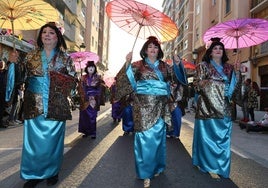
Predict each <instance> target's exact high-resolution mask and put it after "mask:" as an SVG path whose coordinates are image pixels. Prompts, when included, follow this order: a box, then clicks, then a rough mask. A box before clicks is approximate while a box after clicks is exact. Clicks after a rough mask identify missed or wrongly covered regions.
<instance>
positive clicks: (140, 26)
mask: <svg viewBox="0 0 268 188" xmlns="http://www.w3.org/2000/svg"><path fill="white" fill-rule="evenodd" d="M141 28H142V25H141V24H140V25H139V29H138V32H137V34H136V38H135V41H134V44H133V47H132V50H131V51H132V52H133V50H134V47H135V44H136V42H137V39H138V36H139V34H140V31H141Z"/></svg>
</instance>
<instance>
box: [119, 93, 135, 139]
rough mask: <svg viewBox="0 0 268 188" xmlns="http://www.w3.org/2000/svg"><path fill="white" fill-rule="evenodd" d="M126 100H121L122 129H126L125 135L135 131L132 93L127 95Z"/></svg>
mask: <svg viewBox="0 0 268 188" xmlns="http://www.w3.org/2000/svg"><path fill="white" fill-rule="evenodd" d="M123 100H124V102H122V100H121V108H122V111H123V112H122V129H123V131H124V135H129V134H130V135H131V134H132V133H133V131H134V122H133V115H132V113H133V112H132V105H133V97H132V94H130V95H127V96H126V97H125V99H123Z"/></svg>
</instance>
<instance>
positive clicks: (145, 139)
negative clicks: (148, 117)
mask: <svg viewBox="0 0 268 188" xmlns="http://www.w3.org/2000/svg"><path fill="white" fill-rule="evenodd" d="M134 155H135V167H136V174H137V177H138V178H140V179H146V178H152V177H153V176H154V175H155V174H158V173H161V172H163V171H164V170H165V167H166V127H165V124H164V121H163V119H161V118H160V119H159V120H158V121H157V122H156V124H155V125H154V126H153V127H151V128H150V129H148V130H146V131H143V132H136V133H135V139H134Z"/></svg>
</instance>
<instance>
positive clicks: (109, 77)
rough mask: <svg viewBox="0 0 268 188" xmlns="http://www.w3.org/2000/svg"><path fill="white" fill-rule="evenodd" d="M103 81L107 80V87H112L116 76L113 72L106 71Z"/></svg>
mask: <svg viewBox="0 0 268 188" xmlns="http://www.w3.org/2000/svg"><path fill="white" fill-rule="evenodd" d="M103 81H104V82H105V84H106V85H107V87H109V88H110V87H111V86H112V85H113V83H114V81H115V80H114V76H112V74H111V73H110V72H105V74H104V76H103Z"/></svg>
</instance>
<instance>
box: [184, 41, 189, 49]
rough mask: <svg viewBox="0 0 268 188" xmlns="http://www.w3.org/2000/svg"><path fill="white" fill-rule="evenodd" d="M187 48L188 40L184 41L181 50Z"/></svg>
mask: <svg viewBox="0 0 268 188" xmlns="http://www.w3.org/2000/svg"><path fill="white" fill-rule="evenodd" d="M187 48H188V40H185V41H184V46H183V49H184V50H186V49H187Z"/></svg>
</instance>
